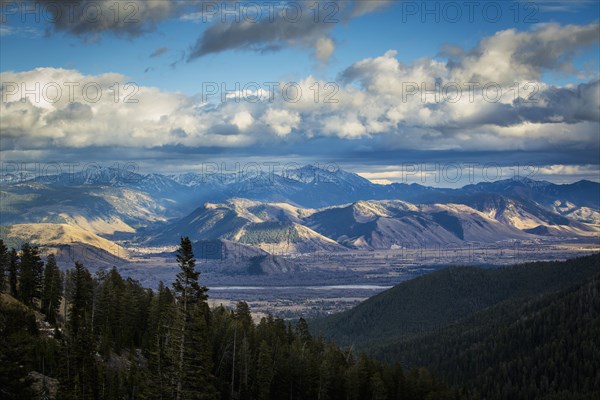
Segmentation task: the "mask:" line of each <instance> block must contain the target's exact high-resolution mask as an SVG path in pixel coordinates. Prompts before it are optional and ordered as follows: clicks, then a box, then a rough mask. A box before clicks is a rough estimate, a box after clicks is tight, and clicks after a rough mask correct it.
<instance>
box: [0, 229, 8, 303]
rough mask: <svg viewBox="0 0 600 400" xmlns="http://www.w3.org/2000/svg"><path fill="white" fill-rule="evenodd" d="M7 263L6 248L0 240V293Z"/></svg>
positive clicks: (3, 286)
mask: <svg viewBox="0 0 600 400" xmlns="http://www.w3.org/2000/svg"><path fill="white" fill-rule="evenodd" d="M9 262H10V258H9V253H8V248H7V247H6V245H5V244H4V241H3V240H2V239H0V293H2V292H4V288H5V284H6V274H7V272H8V265H9Z"/></svg>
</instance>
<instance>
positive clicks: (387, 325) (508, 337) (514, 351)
mask: <svg viewBox="0 0 600 400" xmlns="http://www.w3.org/2000/svg"><path fill="white" fill-rule="evenodd" d="M386 315H387V317H386ZM312 325H313V327H315V329H316V330H317V331H319V332H321V333H324V334H326V335H327V337H330V338H335V339H336V340H341V341H342V342H343V343H351V344H353V345H354V346H355V347H356V348H358V349H361V350H365V351H367V352H368V354H369V355H371V356H373V357H374V358H375V359H378V360H383V361H388V362H399V363H400V364H401V365H402V366H404V367H405V368H410V367H411V366H417V365H418V366H425V367H426V368H428V369H429V370H430V371H432V372H433V373H434V374H435V375H436V376H439V377H440V378H442V379H444V381H445V382H447V383H448V384H450V385H451V386H454V387H456V388H457V389H458V388H459V389H460V393H461V398H466V399H473V400H476V399H477V400H478V399H505V400H519V399H523V400H526V399H547V400H555V399H556V400H558V399H574V400H575V399H596V398H600V391H599V388H600V255H598V254H597V255H593V256H588V257H580V258H577V259H573V260H568V261H564V262H544V263H531V264H523V265H516V266H513V267H509V268H501V269H478V268H449V269H446V270H442V271H438V272H434V273H431V274H429V275H427V276H423V277H420V278H416V279H414V280H412V281H409V282H405V283H403V284H401V285H398V286H396V287H394V288H393V289H390V290H388V291H386V292H383V293H381V294H380V295H378V296H375V297H374V298H372V299H369V300H367V301H365V302H364V303H362V304H361V305H359V306H357V307H356V308H354V309H352V310H349V311H348V312H345V313H342V314H338V315H334V316H332V317H328V318H326V319H324V320H320V321H314V324H312Z"/></svg>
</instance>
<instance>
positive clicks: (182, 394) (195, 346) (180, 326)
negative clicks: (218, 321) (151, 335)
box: [173, 237, 216, 400]
mask: <svg viewBox="0 0 600 400" xmlns="http://www.w3.org/2000/svg"><path fill="white" fill-rule="evenodd" d="M177 263H178V264H179V268H180V271H179V273H178V274H177V278H176V280H175V282H174V283H173V289H174V291H175V298H176V300H177V311H178V321H177V324H176V330H177V335H176V338H175V339H176V340H175V341H174V343H175V344H176V348H175V349H176V357H177V360H176V365H177V373H176V382H177V383H176V387H175V394H176V399H177V400H184V399H213V398H216V389H215V388H214V384H213V377H212V374H211V371H212V365H211V357H210V348H209V346H208V338H207V336H206V335H207V332H208V325H209V321H208V317H209V309H208V305H207V304H206V299H207V295H206V292H207V291H208V289H207V288H206V287H203V286H200V284H199V283H198V277H199V276H200V272H198V271H196V259H195V258H194V253H193V250H192V242H191V241H190V239H189V238H188V237H183V238H181V244H180V247H179V249H178V250H177Z"/></svg>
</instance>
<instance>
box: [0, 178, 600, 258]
mask: <svg viewBox="0 0 600 400" xmlns="http://www.w3.org/2000/svg"><path fill="white" fill-rule="evenodd" d="M0 184H1V186H2V188H1V190H0V200H1V201H0V213H1V216H2V221H1V225H2V226H9V225H14V224H63V225H69V226H73V227H77V228H79V229H83V230H85V231H87V232H90V233H93V234H97V235H100V236H102V237H104V238H107V239H111V240H119V239H122V238H128V239H129V240H130V241H132V242H133V243H135V244H143V245H151V246H163V245H172V244H173V243H174V241H176V238H177V237H179V236H181V235H187V236H190V237H191V238H192V239H193V240H194V241H203V240H204V241H206V240H221V241H228V242H235V243H239V244H243V245H249V246H253V247H256V248H260V249H262V250H263V251H266V252H268V253H276V254H287V253H307V252H314V251H346V250H348V249H358V250H371V249H394V248H400V247H403V246H406V245H409V246H415V245H420V246H421V245H453V244H460V243H464V242H485V243H492V242H506V241H514V240H528V239H530V240H536V239H540V238H541V239H543V238H549V237H562V238H578V237H586V238H590V237H591V238H597V237H598V234H599V232H600V184H599V183H596V182H591V181H579V182H576V183H573V184H565V185H558V184H553V183H550V182H546V181H535V180H531V179H527V178H515V179H508V180H500V181H496V182H482V183H478V184H472V185H467V186H464V187H462V188H458V189H448V188H435V187H427V186H422V185H418V184H404V183H394V184H390V185H380V184H375V183H372V182H371V181H369V180H367V179H364V178H362V177H360V176H359V175H357V174H354V173H351V172H347V171H343V170H335V171H332V170H330V169H325V168H319V167H315V166H304V167H300V168H295V169H288V170H285V171H284V173H280V174H277V173H267V172H261V171H259V172H257V173H254V174H241V173H224V174H217V173H214V174H208V173H205V174H201V173H185V174H179V175H163V174H146V175H143V174H137V173H134V172H124V171H123V170H122V169H117V168H100V167H99V168H93V169H92V168H90V169H86V170H84V171H80V172H76V173H69V174H68V173H62V174H58V175H52V176H42V177H35V176H30V175H26V174H5V175H3V176H1V177H0Z"/></svg>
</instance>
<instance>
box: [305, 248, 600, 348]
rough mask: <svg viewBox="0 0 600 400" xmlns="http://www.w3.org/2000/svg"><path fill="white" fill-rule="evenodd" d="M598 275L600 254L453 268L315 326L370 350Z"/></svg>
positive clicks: (411, 282) (348, 342)
mask: <svg viewBox="0 0 600 400" xmlns="http://www.w3.org/2000/svg"><path fill="white" fill-rule="evenodd" d="M599 272H600V254H595V255H592V256H587V257H580V258H576V259H572V260H567V261H563V262H536V263H526V264H519V265H515V266H511V267H505V268H494V269H483V268H477V267H451V268H446V269H442V270H439V271H436V272H432V273H430V274H427V275H424V276H421V277H418V278H416V279H413V280H410V281H406V282H403V283H401V284H399V285H397V286H395V287H393V288H392V289H389V290H386V291H385V292H382V293H380V294H378V295H377V296H374V297H372V298H370V299H368V300H367V301H365V302H363V303H361V304H359V305H358V306H356V307H355V308H353V309H351V310H348V311H345V312H342V313H339V314H334V315H332V316H329V317H326V318H323V319H319V320H315V321H312V322H311V327H312V328H313V330H314V332H316V333H318V334H322V335H324V336H325V337H326V338H330V339H333V340H335V341H336V342H339V343H342V344H347V345H350V344H352V345H354V346H356V347H358V348H360V349H369V348H370V347H372V346H375V345H379V344H380V343H381V342H382V341H389V340H393V339H397V338H400V337H404V336H410V335H415V334H423V333H427V332H431V331H434V330H438V329H441V328H444V327H445V326H447V325H448V324H450V323H452V322H456V321H459V320H460V319H462V318H466V317H469V316H471V315H473V314H474V313H476V312H478V311H481V310H484V309H486V308H488V307H491V306H493V305H495V304H499V303H501V302H503V301H506V300H509V299H528V298H530V297H532V296H538V295H542V294H549V293H554V292H557V291H560V290H562V289H565V288H568V287H570V286H572V285H576V284H579V283H582V282H586V281H588V280H589V279H591V277H593V276H594V275H595V274H597V273H599Z"/></svg>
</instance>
